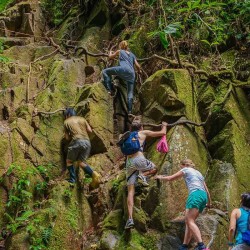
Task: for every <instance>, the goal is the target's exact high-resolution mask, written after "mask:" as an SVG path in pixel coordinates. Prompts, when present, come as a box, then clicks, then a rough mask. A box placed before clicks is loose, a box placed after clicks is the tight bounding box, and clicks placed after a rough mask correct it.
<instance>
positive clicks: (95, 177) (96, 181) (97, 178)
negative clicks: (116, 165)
mask: <svg viewBox="0 0 250 250" xmlns="http://www.w3.org/2000/svg"><path fill="white" fill-rule="evenodd" d="M100 183H101V175H100V174H98V173H97V172H96V171H93V174H92V182H91V183H90V186H91V187H92V188H98V187H99V185H100Z"/></svg>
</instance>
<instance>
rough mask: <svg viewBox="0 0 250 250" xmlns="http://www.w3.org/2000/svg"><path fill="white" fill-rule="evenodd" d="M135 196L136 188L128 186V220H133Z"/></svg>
mask: <svg viewBox="0 0 250 250" xmlns="http://www.w3.org/2000/svg"><path fill="white" fill-rule="evenodd" d="M134 194H135V186H134V185H129V186H128V197H127V206H128V218H129V219H133V207H134Z"/></svg>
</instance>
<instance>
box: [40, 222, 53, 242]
mask: <svg viewBox="0 0 250 250" xmlns="http://www.w3.org/2000/svg"><path fill="white" fill-rule="evenodd" d="M51 233H52V227H51V226H50V227H48V228H45V229H44V230H43V232H42V240H43V243H44V244H45V245H46V246H47V245H48V244H49V240H50V237H51Z"/></svg>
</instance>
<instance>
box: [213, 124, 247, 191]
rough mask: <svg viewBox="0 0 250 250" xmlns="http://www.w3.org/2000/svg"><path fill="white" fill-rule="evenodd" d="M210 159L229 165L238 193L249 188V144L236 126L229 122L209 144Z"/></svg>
mask: <svg viewBox="0 0 250 250" xmlns="http://www.w3.org/2000/svg"><path fill="white" fill-rule="evenodd" d="M209 149H210V152H211V154H212V157H213V158H215V159H219V160H222V161H226V162H228V163H231V164H232V165H233V166H234V168H235V171H236V176H237V179H238V182H239V190H240V192H244V191H247V190H248V189H249V188H250V186H249V175H248V173H249V164H248V162H249V160H250V158H249V154H248V152H249V150H250V146H249V142H248V141H247V140H246V137H245V136H244V132H243V131H241V130H240V128H239V126H238V124H236V123H235V122H234V121H230V122H229V123H228V124H227V125H226V126H225V128H224V129H223V130H222V131H221V132H220V133H219V134H218V135H217V136H215V137H214V138H213V139H212V140H211V141H210V142H209Z"/></svg>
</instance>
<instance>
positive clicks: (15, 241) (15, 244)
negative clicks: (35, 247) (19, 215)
mask: <svg viewBox="0 0 250 250" xmlns="http://www.w3.org/2000/svg"><path fill="white" fill-rule="evenodd" d="M29 247H30V244H29V235H28V233H27V232H26V231H25V230H23V229H20V230H18V231H17V232H16V233H15V235H13V236H12V237H11V238H9V239H8V240H7V242H6V248H7V249H9V250H26V249H29Z"/></svg>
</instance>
